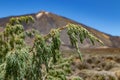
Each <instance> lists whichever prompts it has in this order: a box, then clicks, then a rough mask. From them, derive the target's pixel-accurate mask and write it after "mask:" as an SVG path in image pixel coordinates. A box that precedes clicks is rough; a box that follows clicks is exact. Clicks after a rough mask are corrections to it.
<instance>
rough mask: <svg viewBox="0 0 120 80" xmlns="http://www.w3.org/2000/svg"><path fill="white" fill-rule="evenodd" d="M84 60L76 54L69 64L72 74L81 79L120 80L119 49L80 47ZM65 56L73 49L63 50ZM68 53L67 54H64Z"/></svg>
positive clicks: (72, 52)
mask: <svg viewBox="0 0 120 80" xmlns="http://www.w3.org/2000/svg"><path fill="white" fill-rule="evenodd" d="M81 51H82V53H83V54H84V55H83V59H84V62H83V63H82V62H81V61H80V60H79V58H78V57H77V56H76V57H74V59H73V62H72V64H71V68H72V74H71V75H72V76H71V75H70V77H73V76H79V77H81V78H82V79H83V80H120V56H119V55H120V49H118V48H106V49H81ZM64 53H65V56H70V55H71V54H74V53H75V52H74V51H64ZM66 53H67V54H69V53H70V54H69V55H66Z"/></svg>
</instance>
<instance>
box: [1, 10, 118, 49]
mask: <svg viewBox="0 0 120 80" xmlns="http://www.w3.org/2000/svg"><path fill="white" fill-rule="evenodd" d="M29 15H31V16H33V17H34V18H35V23H34V24H30V25H26V26H25V29H31V28H34V29H37V30H39V31H40V32H41V33H43V34H46V33H48V32H49V31H50V29H52V28H58V27H62V26H65V25H66V24H68V23H73V24H79V25H82V26H83V27H84V28H86V29H87V30H88V31H90V32H91V33H92V34H94V35H95V36H96V37H98V38H99V39H101V40H102V41H103V42H104V44H105V46H100V45H98V43H96V45H95V46H92V45H91V43H90V41H89V40H87V39H86V40H85V41H84V44H80V47H81V48H97V47H113V48H116V47H120V37H117V36H111V35H108V34H106V33H103V32H100V31H98V30H95V29H93V28H91V27H88V26H86V25H84V24H81V23H78V22H76V21H73V20H71V19H68V18H65V17H62V16H58V15H56V14H53V13H49V12H45V11H41V12H39V13H37V14H29ZM22 16H26V15H22ZM11 17H17V16H11ZM11 17H6V18H1V19H0V26H5V24H6V23H7V22H8V21H9V19H10V18H11ZM0 30H1V31H2V30H3V28H2V27H1V28H0ZM61 39H62V41H63V42H62V44H63V45H64V46H67V47H70V42H69V38H68V36H67V34H66V32H65V31H63V32H62V33H61Z"/></svg>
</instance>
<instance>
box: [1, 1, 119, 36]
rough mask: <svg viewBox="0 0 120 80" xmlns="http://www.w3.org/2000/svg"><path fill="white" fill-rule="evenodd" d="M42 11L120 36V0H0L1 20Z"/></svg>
mask: <svg viewBox="0 0 120 80" xmlns="http://www.w3.org/2000/svg"><path fill="white" fill-rule="evenodd" d="M40 10H45V11H48V12H53V13H55V14H58V15H61V16H65V17H67V18H70V19H73V20H75V21H78V22H80V23H83V24H85V25H88V26H90V27H92V28H95V29H97V30H100V31H102V32H105V33H108V34H111V35H117V36H120V0H0V18H2V17H7V16H12V15H23V14H29V13H37V12H39V11H40Z"/></svg>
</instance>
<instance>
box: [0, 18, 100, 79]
mask: <svg viewBox="0 0 120 80" xmlns="http://www.w3.org/2000/svg"><path fill="white" fill-rule="evenodd" d="M30 22H34V19H33V18H32V17H31V16H24V17H17V18H11V19H10V22H9V23H8V24H7V25H6V27H5V29H4V31H3V32H1V33H0V80H67V75H68V74H69V73H71V69H70V63H71V61H72V58H71V57H70V58H68V59H66V58H63V57H62V55H61V53H60V45H61V40H60V32H61V30H64V29H67V33H68V35H69V38H70V41H71V44H72V46H74V47H75V48H76V50H77V52H78V54H79V56H80V59H81V60H82V56H81V53H80V50H79V47H78V38H79V40H80V42H81V43H83V41H84V39H86V38H89V39H90V41H91V42H92V43H93V44H94V41H95V40H96V41H98V42H101V41H100V40H99V39H97V38H96V37H94V36H93V35H92V34H90V33H89V32H88V31H87V30H86V29H84V28H82V27H81V26H79V25H74V24H68V25H67V26H65V27H61V28H58V29H52V30H51V31H50V32H49V33H48V34H47V35H42V34H40V33H39V32H38V31H36V30H34V29H32V30H30V31H25V30H24V26H23V25H22V24H25V23H30ZM26 37H30V38H31V37H32V38H34V42H33V46H32V47H30V46H28V45H27V44H26V42H25V38H26ZM49 39H51V41H50V42H48V41H47V40H49ZM73 80H74V79H73ZM75 80H79V79H78V78H77V79H75Z"/></svg>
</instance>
